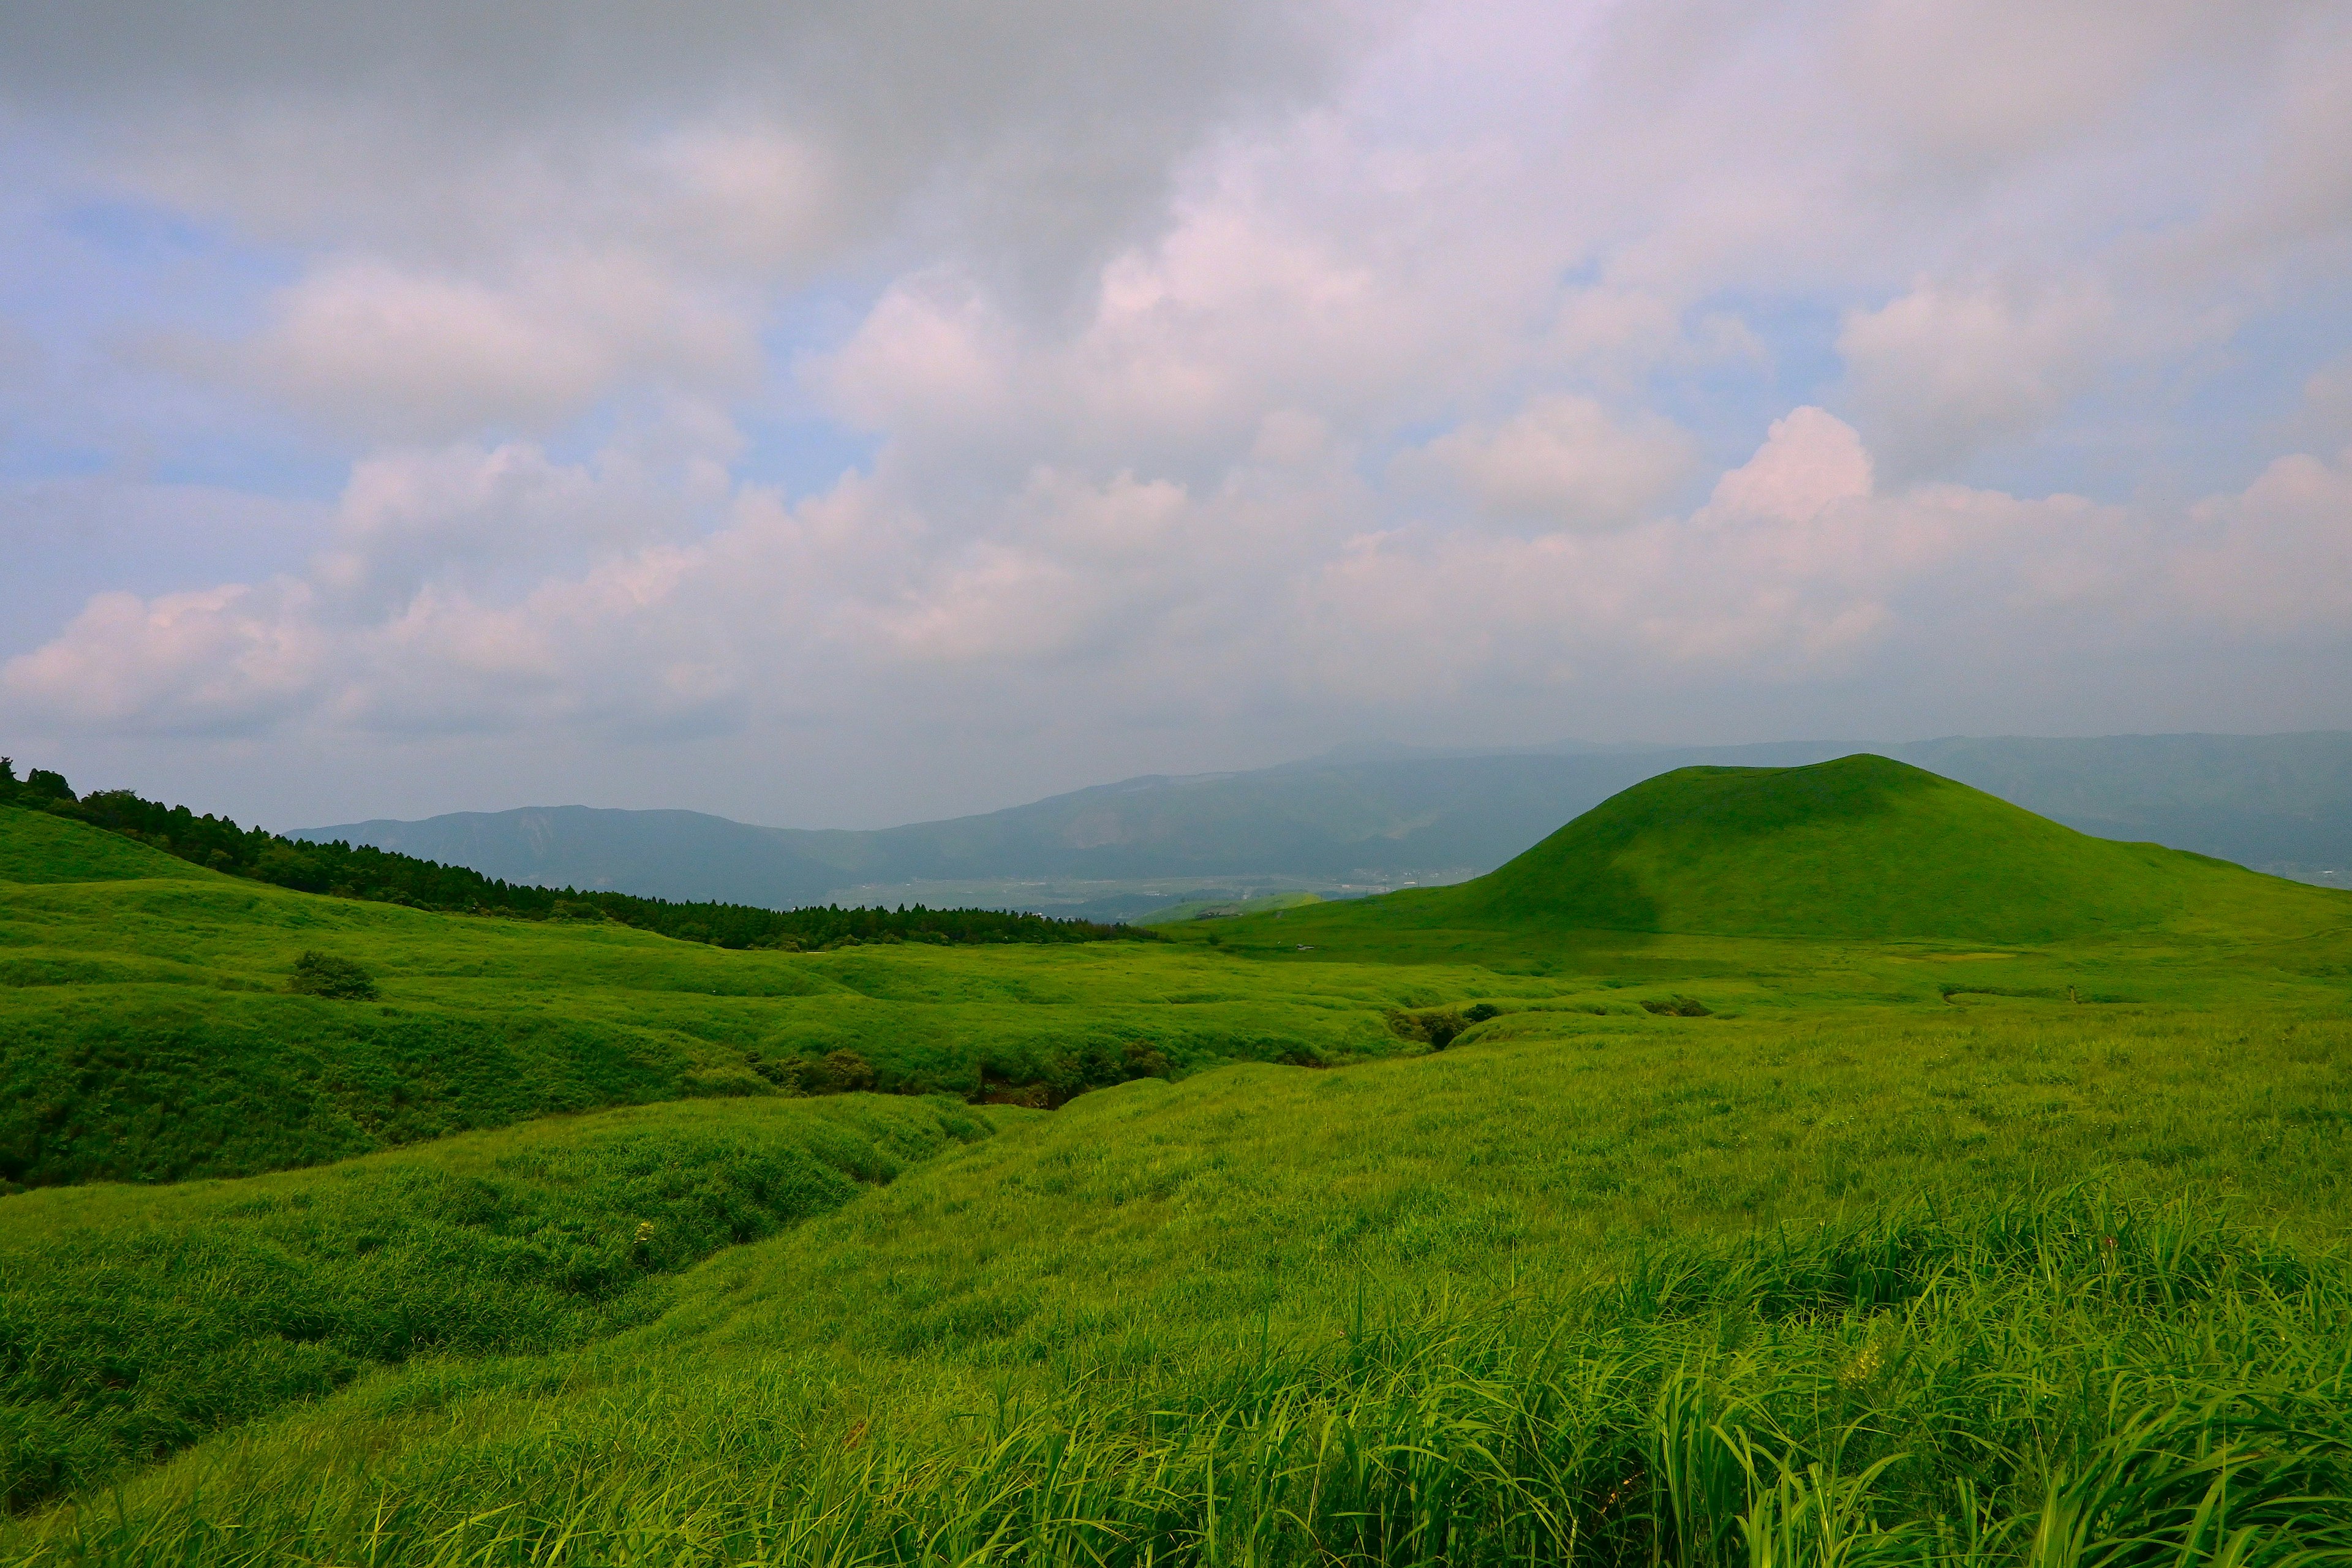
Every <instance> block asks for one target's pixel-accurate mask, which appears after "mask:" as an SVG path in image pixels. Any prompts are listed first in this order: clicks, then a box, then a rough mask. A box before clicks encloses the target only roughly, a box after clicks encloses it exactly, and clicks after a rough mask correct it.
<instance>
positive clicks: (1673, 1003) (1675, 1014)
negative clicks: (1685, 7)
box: [1642, 996, 1715, 1018]
mask: <svg viewBox="0 0 2352 1568" xmlns="http://www.w3.org/2000/svg"><path fill="white" fill-rule="evenodd" d="M1642 1005H1643V1007H1644V1008H1646V1009H1647V1010H1649V1011H1650V1012H1653V1013H1655V1014H1658V1015H1659V1016H1662V1017H1667V1018H1706V1017H1710V1016H1713V1014H1714V1012H1715V1009H1714V1008H1712V1007H1709V1006H1708V1005H1706V1003H1704V1002H1702V1001H1700V1000H1699V999H1698V998H1697V997H1696V996H1669V997H1667V998H1666V999H1665V1000H1664V1001H1663V1002H1660V1001H1656V1000H1651V1001H1647V1002H1644V1003H1643V1004H1642Z"/></svg>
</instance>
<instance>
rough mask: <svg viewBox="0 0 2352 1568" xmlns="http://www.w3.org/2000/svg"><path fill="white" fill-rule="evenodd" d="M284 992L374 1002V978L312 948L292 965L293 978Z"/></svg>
mask: <svg viewBox="0 0 2352 1568" xmlns="http://www.w3.org/2000/svg"><path fill="white" fill-rule="evenodd" d="M286 989H287V990H289V991H293V992H299V994H302V995H305V996H332V997H335V998H337V999H338V1000H340V1001H345V1002H373V1001H374V1000H375V999H376V989H375V978H374V977H373V975H371V974H369V973H368V972H367V971H366V970H364V969H362V968H361V967H360V966H359V965H358V964H357V963H353V962H352V960H350V959H348V958H338V957H336V956H335V955H334V954H333V953H331V952H320V951H319V950H318V949H316V948H312V949H311V950H310V952H306V953H304V954H303V955H302V956H301V957H299V958H298V959H296V960H295V961H294V974H293V977H292V978H291V979H289V980H288V981H287V983H286Z"/></svg>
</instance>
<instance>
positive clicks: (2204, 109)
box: [0, 0, 2352, 827]
mask: <svg viewBox="0 0 2352 1568" xmlns="http://www.w3.org/2000/svg"><path fill="white" fill-rule="evenodd" d="M2347 148H2352V7H2347V6H2345V5H2341V4H2321V3H2292V4H2288V3H2281V4H2272V3H2267V0H2237V3H2234V4H2231V5H2212V4H2210V0H2128V3H2116V4H2110V3H2108V0H2070V3H2069V4H2066V5H2049V4H2047V3H2046V0H1852V3H1833V0H1832V3H1820V4H1811V3H1806V0H1795V3H1791V4H1787V5H1769V6H1767V5H1752V4H1725V3H1715V0H1647V3H1644V4H1640V5H1632V4H1626V5H1603V4H1582V3H1580V0H1546V3H1541V4H1519V3H1517V0H1486V3H1481V4H1458V3H1453V0H1426V3H1423V0H1350V3H1339V0H1188V3H1187V4H1186V5H1179V6H1171V5H1162V4H1140V3H1129V0H995V3H992V4H987V5H982V4H978V3H977V0H930V3H929V4H912V3H908V0H865V3H859V4H849V3H843V4H799V5H776V4H772V3H761V4H751V3H748V0H665V3H664V4H661V5H652V4H646V3H642V0H576V3H575V0H566V3H563V4H556V3H553V0H516V3H514V4H509V5H499V6H480V5H472V4H466V5H459V4H455V3H453V0H412V3H411V4H408V5H401V6H374V7H358V6H321V5H311V4H304V3H299V0H217V3H215V4H209V5H203V6H191V5H183V4H180V3H178V0H169V3H165V0H153V3H152V4H137V3H131V0H92V3H90V4H85V5H63V4H49V3H47V0H21V3H19V4H12V5H5V6H0V750H5V751H7V752H10V753H12V754H14V755H15V756H16V758H17V759H18V767H19V771H20V772H21V771H22V770H23V769H24V767H26V765H45V766H54V767H58V768H60V769H62V770H63V771H64V772H66V773H67V775H68V778H69V779H70V780H71V781H72V782H73V784H75V786H76V787H77V788H79V789H84V790H87V789H89V788H93V787H100V786H116V785H122V786H129V787H132V788H135V789H137V790H139V791H140V793H142V794H143V795H150V796H157V797H162V798H165V799H168V800H173V801H182V802H186V803H187V804H190V805H194V806H196V807H198V808H199V809H207V810H220V811H226V812H228V813H230V814H231V815H234V816H237V817H238V818H239V819H240V820H245V821H252V820H259V821H261V822H263V823H265V824H267V825H269V826H279V827H291V826H307V825H310V824H315V823H321V822H342V821H352V820H355V819H359V818H362V817H371V816H425V815H429V814H433V813H436V812H442V811H452V810H497V809H502V808H506V807H510V806H517V805H555V804H567V803H572V802H579V803H584V804H588V805H618V806H638V807H654V806H676V807H688V808H692V809H698V810H706V811H716V812H719V813H722V814H725V815H728V816H736V817H740V818H743V819H746V820H751V821H756V822H764V823H774V824H780V825H786V826H880V825H885V824H888V823H893V822H900V821H908V820H915V819H920V818H927V817H937V816H952V815H958V814H961V813H965V812H972V811H982V810H988V809H993V808H995V807H998V806H1003V805H1011V804H1014V803H1017V802H1020V801H1023V800H1027V799H1031V798H1034V797H1037V796H1040V795H1046V794H1050V793H1054V792H1056V791H1059V790H1064V789H1070V788H1075V787H1079V786H1082V785H1085V784H1095V783H1100V782H1105V781H1108V780H1111V779H1116V778H1120V777H1126V776H1131V775H1135V774H1140V773H1191V772H1202V771H1211V770H1217V769H1227V768H1235V767H1247V766H1255V765H1260V764H1265V763H1275V762H1280V761H1285V760H1288V759H1291V758H1296V757H1300V756H1306V755H1309V754H1313V753H1316V752H1321V751H1324V750H1327V749H1328V748H1330V747H1333V746H1337V745H1341V744H1347V743H1351V742H1366V741H1372V740H1389V741H1395V742H1407V743H1417V744H1425V745H1452V746H1472V745H1512V744H1531V743H1541V742H1557V741H1560V740H1563V739H1567V738H1570V737H1575V738H1581V739H1585V740H1591V741H1597V742H1706V743H1728V742H1744V741H1764V740H1778V739H1792V738H1830V739H1840V740H1844V739H1852V740H1854V741H1856V742H1868V741H1871V740H1880V741H1889V742H1892V741H1901V740H1909V739H1918V738H1925V737H1929V736H1935V735H1942V734H1954V733H1971V734H2101V733H2116V732H2132V731H2143V732H2144V731H2183V730H2203V731H2238V732H2252V731H2279V730H2297V729H2326V728H2344V727H2352V157H2348V156H2347V155H2346V152H2345V149H2347Z"/></svg>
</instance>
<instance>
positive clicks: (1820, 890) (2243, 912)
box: [1284, 755, 2345, 943]
mask: <svg viewBox="0 0 2352 1568" xmlns="http://www.w3.org/2000/svg"><path fill="white" fill-rule="evenodd" d="M2344 911H2345V906H2344V903H2343V900H2341V899H2339V898H2337V897H2336V895H2334V894H2332V893H2329V892H2325V891H2320V890H2316V889H2305V888H2302V887H2299V886H2297V885H2294V884H2292V883H2288V882H2284V881H2281V880H2278V879H2273V878H2268V877H2261V876H2257V875H2256V874H2254V873H2252V872H2250V871H2246V870H2244V869H2242V868H2239V867H2236V866H2231V865H2229V864H2227V863H2225V862H2222V861H2219V860H2210V859H2207V858H2204V857H2202V856H2198V855H2190V854H2187V853H2184V852H2182V851H2179V850H2175V849H2166V848H2163V847H2159V846H2157V845H2153V844H2118V843H2116V842H2114V841H2112V840H2109V839H2104V838H2094V837H2089V836H2088V835H2085V834H2082V833H2078V832H2076V831H2074V829H2073V828H2071V827H2064V826H2060V825H2059V824H2057V823H2054V822H2052V821H2050V820H2048V819H2047V818H2045V817H2041V816H2035V815H2034V814H2033V813H2032V812H2030V811H2026V810H2024V809H2022V808H2021V807H2019V806H2015V805H2010V804H2009V803H2008V802H2006V801H2003V800H2000V799H1997V798H1996V797H1994V796H1992V795H1986V794H1984V793H1983V792H1982V791H1979V790H1975V789H1971V788H1969V786H1968V785H1966V784H1956V783H1954V782H1953V781H1952V780H1950V779H1947V778H1942V777H1939V776H1938V775H1937V774H1935V773H1928V772H1926V771H1925V770H1923V769H1920V768H1916V767H1912V766H1911V765H1909V764H1908V763H1898V762H1894V761H1892V760H1890V759H1888V758H1885V757H1879V756H1871V755H1857V756H1851V757H1843V758H1840V759H1838V760H1837V761H1835V762H1828V763H1815V764H1813V765H1811V766H1809V767H1794V768H1719V767H1692V768H1682V769H1678V770H1677V771H1675V772H1674V773H1664V774H1661V775H1660V776H1658V777H1656V778H1654V779H1649V780H1646V781H1644V782H1643V783H1642V784H1636V785H1634V786H1633V788H1631V789H1628V790H1625V791H1623V792H1622V793H1621V794H1619V795H1612V796H1611V797H1610V798H1609V799H1608V800H1606V801H1603V802H1602V803H1601V805H1597V806H1595V807H1594V808H1593V809H1592V810H1591V811H1589V812H1586V813H1585V814H1584V815H1583V816H1580V817H1578V818H1577V819H1576V820H1575V821H1573V822H1571V823H1570V824H1569V825H1568V826H1565V827H1563V828H1561V829H1560V830H1559V832H1557V833H1554V834H1553V835H1552V836H1551V837H1549V838H1547V839H1545V840H1544V841H1543V842H1542V843H1540V844H1538V845H1537V846H1536V847H1534V848H1532V849H1530V850H1528V852H1527V853H1526V854H1524V855H1521V856H1519V857H1518V858H1517V859H1515V860H1512V861H1511V862H1510V863H1509V864H1507V865H1506V866H1504V867H1502V868H1500V869H1498V870H1496V871H1494V872H1491V873H1489V874H1488V875H1486V876H1485V877H1481V878H1478V879H1475V880H1474V881H1470V882H1465V883H1462V884H1460V885H1459V886H1456V887H1453V888H1444V889H1433V890H1431V891H1428V892H1423V893H1403V894H1394V895H1391V896H1390V897H1388V898H1385V899H1380V900H1368V901H1367V902H1366V903H1364V904H1362V905H1360V906H1355V907H1353V908H1346V909H1342V910H1335V911H1333V912H1331V913H1330V914H1328V915H1327V914H1325V913H1323V911H1319V910H1318V911H1312V912H1311V913H1309V914H1307V920H1308V921H1309V922H1310V923H1311V924H1312V925H1315V926H1318V927H1320V926H1327V925H1328V927H1329V928H1330V929H1331V930H1333V931H1344V930H1349V929H1354V930H1358V931H1364V930H1369V929H1372V928H1376V927H1378V926H1380V925H1381V924H1383V923H1388V924H1393V925H1396V926H1399V927H1403V928H1408V929H1409V928H1412V927H1423V928H1427V927H1443V928H1465V929H1496V928H1501V929H1510V930H1515V931H1522V932H1538V931H1631V932H1673V933H1678V934H1684V935H1706V936H1757V937H1830V938H1840V939H1848V940H1854V939H1878V940H1898V941H1899V940H1907V939H1922V938H1939V939H1963V940H1969V941H1976V942H2010V943H2016V942H2053V941H2061V940H2065V939H2069V938H2075V937H2088V936H2098V935H2105V934H2110V933H2116V932H2126V931H2157V930H2165V929H2178V928H2182V927H2184V926H2187V927H2196V926H2210V925H2213V924H2215V923H2217V922H2238V923H2252V924H2254V925H2263V926H2269V925H2275V924H2277V923H2278V922H2280V921H2294V920H2308V919H2310V918H2312V917H2314V916H2317V917H2319V918H2322V919H2339V918H2341V916H2342V914H2343V912H2344ZM1296 921H1297V917H1294V924H1293V926H1292V927H1291V928H1289V929H1287V930H1286V932H1285V933H1284V934H1286V936H1290V937H1294V938H1295V937H1297V936H1300V935H1301V934H1303V932H1304V929H1305V928H1302V927H1300V926H1298V925H1297V923H1296Z"/></svg>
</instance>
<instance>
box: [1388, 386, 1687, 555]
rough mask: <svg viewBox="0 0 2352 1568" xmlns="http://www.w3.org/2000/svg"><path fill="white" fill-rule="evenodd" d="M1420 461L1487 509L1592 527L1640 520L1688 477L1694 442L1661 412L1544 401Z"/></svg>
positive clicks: (1428, 451) (1453, 438)
mask: <svg viewBox="0 0 2352 1568" xmlns="http://www.w3.org/2000/svg"><path fill="white" fill-rule="evenodd" d="M1415 456H1416V457H1418V458H1420V459H1421V460H1422V462H1423V463H1428V464H1434V465H1435V466H1437V467H1439V468H1444V469H1445V470H1447V471H1449V472H1451V473H1452V474H1453V475H1454V478H1455V479H1456V480H1457V481H1458V482H1459V483H1460V484H1461V485H1462V487H1463V488H1464V489H1465V490H1467V491H1468V492H1469V494H1470V495H1471V496H1472V497H1473V498H1475V500H1476V501H1477V503H1478V505H1479V506H1480V507H1481V508H1483V509H1484V510H1486V511H1487V512H1489V513H1492V514H1495V515H1497V516H1505V517H1521V518H1528V517H1532V518H1540V519H1543V520H1544V521H1548V522H1549V523H1551V524H1552V525H1553V526H1555V527H1559V528H1565V529H1568V530H1570V531H1594V530H1602V529H1610V528H1616V527H1620V526H1622V525H1623V524H1625V523H1627V522H1631V521H1634V520H1636V519H1638V518H1640V517H1641V516H1643V514H1645V513H1647V512H1648V511H1649V510H1651V509H1653V508H1654V507H1655V506H1656V505H1657V504H1658V503H1659V502H1660V501H1662V500H1664V499H1665V498H1666V496H1667V495H1668V494H1669V493H1670V492H1671V491H1672V490H1673V489H1674V488H1675V485H1677V484H1678V483H1680V482H1681V480H1682V479H1683V478H1684V477H1685V475H1686V474H1687V473H1688V472H1689V471H1690V469H1691V468H1692V466H1693V465H1694V463H1695V462H1696V456H1697V454H1696V448H1695V447H1694V444H1693V443H1692V441H1691V438H1690V437H1689V436H1687V435H1686V434H1685V433H1684V432H1683V431H1681V430H1679V429H1677V428H1675V426H1674V425H1673V424H1671V423H1670V422H1668V421H1666V420H1664V419H1661V418H1658V417H1656V416H1649V417H1647V418H1643V419H1639V420H1636V421H1634V422H1632V423H1630V424H1629V423H1626V422H1624V421H1621V420H1619V419H1616V418H1614V417H1612V416H1611V414H1610V413H1609V411H1608V410H1607V409H1606V408H1604V407H1602V406H1601V404H1599V403H1598V402H1596V401H1595V400H1593V399H1591V398H1589V397H1575V396H1568V395H1555V396H1549V397H1541V398H1538V399H1536V400H1535V401H1534V402H1532V403H1530V404H1529V405H1528V406H1527V407H1526V408H1525V409H1524V410H1523V411H1521V412H1520V413H1519V414H1517V416H1514V417H1512V418H1510V419H1508V420H1506V421H1505V422H1504V423H1503V424H1502V425H1501V426H1495V427H1486V426H1465V427H1464V428H1462V429H1459V430H1455V431H1453V432H1451V433H1450V434H1447V435H1445V436H1442V437H1438V438H1437V439H1436V440H1434V441H1433V442H1431V443H1430V444H1429V446H1428V447H1425V448H1424V449H1423V452H1422V453H1420V454H1416V455H1415Z"/></svg>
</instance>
